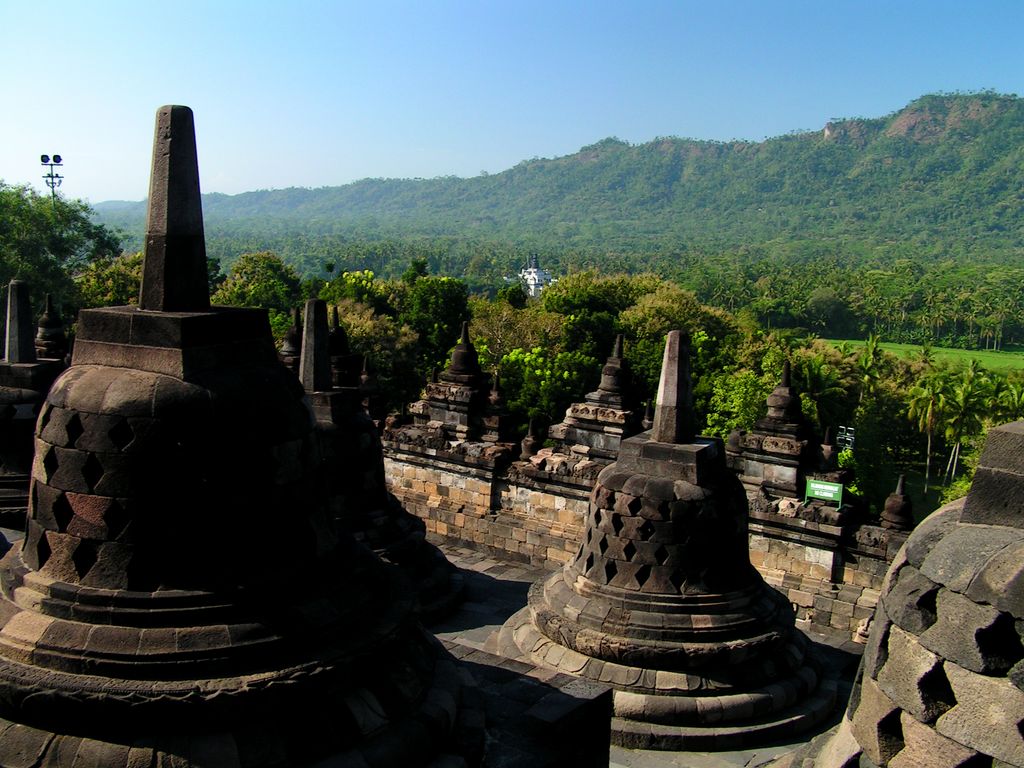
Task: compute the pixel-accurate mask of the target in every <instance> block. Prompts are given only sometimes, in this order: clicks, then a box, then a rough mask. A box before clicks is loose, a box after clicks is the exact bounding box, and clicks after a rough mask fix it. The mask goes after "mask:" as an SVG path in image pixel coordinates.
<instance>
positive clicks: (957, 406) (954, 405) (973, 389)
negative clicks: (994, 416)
mask: <svg viewBox="0 0 1024 768" xmlns="http://www.w3.org/2000/svg"><path fill="white" fill-rule="evenodd" d="M971 362H972V363H974V362H975V361H974V360H972V361H971ZM979 371H980V368H979V367H978V366H975V365H970V366H968V367H967V368H965V369H964V370H963V372H961V374H960V377H959V378H958V379H956V380H954V381H953V382H952V384H951V386H950V387H949V390H948V392H947V395H946V398H945V403H944V412H945V414H946V440H947V441H948V442H949V443H950V444H952V446H953V448H952V450H950V452H949V462H947V464H946V481H947V482H949V481H950V480H952V479H953V478H954V477H955V476H956V467H957V462H958V461H959V459H960V449H961V446H962V444H963V440H964V438H965V437H969V436H971V435H977V434H980V433H981V431H982V429H983V427H984V424H983V420H984V416H985V413H986V402H985V379H984V378H983V377H982V376H979V375H978V373H979Z"/></svg>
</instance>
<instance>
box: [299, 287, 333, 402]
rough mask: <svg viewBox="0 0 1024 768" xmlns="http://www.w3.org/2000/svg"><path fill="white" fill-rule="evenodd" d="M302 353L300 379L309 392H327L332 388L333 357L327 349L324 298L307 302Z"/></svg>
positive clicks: (325, 305)
mask: <svg viewBox="0 0 1024 768" xmlns="http://www.w3.org/2000/svg"><path fill="white" fill-rule="evenodd" d="M302 325H303V327H304V328H305V329H306V332H305V333H304V334H303V335H302V355H301V357H300V360H299V381H301V382H302V388H303V389H305V390H306V391H307V392H326V391H327V390H329V389H330V388H331V359H330V357H329V356H328V350H327V334H328V330H327V304H326V303H325V302H324V301H323V300H322V299H310V300H309V301H307V302H306V311H305V315H304V317H303V324H302Z"/></svg>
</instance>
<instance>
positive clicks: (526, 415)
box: [499, 347, 601, 424]
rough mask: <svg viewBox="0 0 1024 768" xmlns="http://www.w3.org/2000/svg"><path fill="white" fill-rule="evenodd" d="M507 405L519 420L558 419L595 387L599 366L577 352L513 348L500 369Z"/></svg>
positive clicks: (540, 348) (522, 421) (548, 420)
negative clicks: (583, 394)
mask: <svg viewBox="0 0 1024 768" xmlns="http://www.w3.org/2000/svg"><path fill="white" fill-rule="evenodd" d="M499 373H500V376H501V382H502V387H503V388H504V390H505V393H506V402H507V404H508V408H509V410H510V411H512V412H513V413H514V414H516V415H517V416H518V417H519V420H520V423H525V422H526V421H528V420H529V419H538V420H540V421H543V422H547V423H549V424H550V423H553V422H556V421H559V420H561V418H562V415H563V414H564V413H565V409H566V408H568V407H569V405H570V403H572V402H573V401H575V400H578V399H579V397H580V395H581V393H583V392H587V391H589V390H592V389H593V388H594V387H596V386H597V383H598V380H599V378H600V375H601V365H600V363H599V362H598V361H597V359H596V358H593V357H589V356H587V355H584V354H582V353H580V352H577V351H567V352H551V351H550V350H547V349H545V348H543V347H534V348H533V349H529V350H525V349H514V350H512V351H511V352H509V353H508V354H507V355H505V356H504V357H503V358H502V359H501V365H500V368H499Z"/></svg>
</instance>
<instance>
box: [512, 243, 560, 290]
mask: <svg viewBox="0 0 1024 768" xmlns="http://www.w3.org/2000/svg"><path fill="white" fill-rule="evenodd" d="M519 279H520V280H522V281H523V285H525V286H526V294H527V295H528V296H530V297H531V298H536V297H537V296H540V292H541V291H543V290H544V288H545V287H547V286H549V285H551V284H552V283H554V282H557V281H556V279H555V278H553V277H551V273H550V272H548V271H547V270H546V269H541V266H540V261H539V260H538V258H537V256H536V255H535V254H534V255H531V256H530V258H529V259H528V260H527V262H526V266H525V267H523V268H522V269H521V270H519Z"/></svg>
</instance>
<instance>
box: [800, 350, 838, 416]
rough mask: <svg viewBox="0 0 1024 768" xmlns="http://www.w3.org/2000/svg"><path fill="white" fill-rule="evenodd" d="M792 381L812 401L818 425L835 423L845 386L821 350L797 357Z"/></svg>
mask: <svg viewBox="0 0 1024 768" xmlns="http://www.w3.org/2000/svg"><path fill="white" fill-rule="evenodd" d="M793 373H794V376H793V378H794V380H795V381H794V383H795V384H796V386H797V388H798V389H799V391H800V394H802V395H803V396H804V397H806V398H807V399H809V400H810V401H811V402H812V403H814V415H815V418H816V419H817V420H818V426H819V427H821V428H822V429H824V427H825V426H827V425H830V424H835V422H836V418H835V417H836V416H837V415H838V413H839V409H840V408H841V406H842V401H843V398H844V397H845V396H846V387H845V386H844V384H843V380H842V377H841V376H840V373H839V371H837V370H836V368H835V367H834V366H832V365H830V364H829V362H828V361H827V360H826V359H825V355H824V354H822V353H821V352H818V353H816V354H813V355H810V356H808V357H800V358H798V359H797V362H796V368H795V370H794V372H793Z"/></svg>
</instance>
